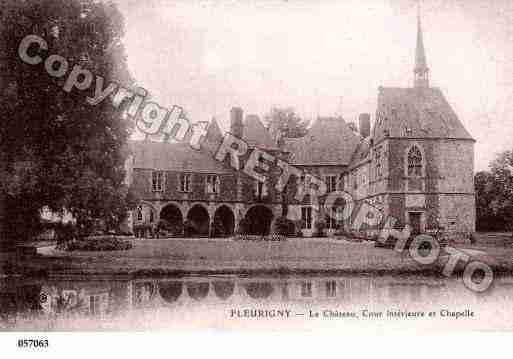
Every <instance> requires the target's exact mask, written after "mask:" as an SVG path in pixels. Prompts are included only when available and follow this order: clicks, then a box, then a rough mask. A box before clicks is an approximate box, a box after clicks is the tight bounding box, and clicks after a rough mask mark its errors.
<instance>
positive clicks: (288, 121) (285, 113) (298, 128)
mask: <svg viewBox="0 0 513 359" xmlns="http://www.w3.org/2000/svg"><path fill="white" fill-rule="evenodd" d="M264 120H265V121H266V124H267V127H268V128H269V130H270V131H271V132H272V133H273V132H275V131H278V132H280V134H281V136H282V137H289V138H297V137H303V136H304V135H306V133H307V130H308V125H309V121H305V120H302V119H301V117H299V116H298V114H297V113H296V112H295V110H294V108H292V107H273V108H272V109H271V110H270V111H269V113H268V114H267V115H265V116H264Z"/></svg>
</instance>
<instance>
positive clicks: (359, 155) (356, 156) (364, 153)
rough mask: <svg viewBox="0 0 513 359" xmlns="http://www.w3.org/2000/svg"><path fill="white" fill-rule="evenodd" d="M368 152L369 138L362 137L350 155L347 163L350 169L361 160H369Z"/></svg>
mask: <svg viewBox="0 0 513 359" xmlns="http://www.w3.org/2000/svg"><path fill="white" fill-rule="evenodd" d="M369 152H370V143H369V138H368V137H367V138H365V139H363V140H362V141H361V142H360V143H359V144H358V146H356V150H355V151H354V153H353V155H352V156H351V163H350V165H349V168H350V169H353V168H354V167H357V166H358V165H359V164H361V163H362V162H365V161H367V160H369V159H370V158H369Z"/></svg>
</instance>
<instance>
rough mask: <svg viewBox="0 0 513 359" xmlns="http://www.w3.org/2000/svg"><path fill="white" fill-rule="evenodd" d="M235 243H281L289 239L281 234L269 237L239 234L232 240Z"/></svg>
mask: <svg viewBox="0 0 513 359" xmlns="http://www.w3.org/2000/svg"><path fill="white" fill-rule="evenodd" d="M232 240H234V241H254V242H261V241H270V242H280V241H285V240H287V237H285V236H283V235H279V234H270V235H267V236H260V235H257V234H238V235H236V236H234V237H233V238H232Z"/></svg>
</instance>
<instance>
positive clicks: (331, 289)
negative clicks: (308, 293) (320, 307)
mask: <svg viewBox="0 0 513 359" xmlns="http://www.w3.org/2000/svg"><path fill="white" fill-rule="evenodd" d="M336 296H337V282H335V281H334V280H330V281H327V282H326V297H328V298H334V297H336Z"/></svg>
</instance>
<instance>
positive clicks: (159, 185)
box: [151, 171, 164, 192]
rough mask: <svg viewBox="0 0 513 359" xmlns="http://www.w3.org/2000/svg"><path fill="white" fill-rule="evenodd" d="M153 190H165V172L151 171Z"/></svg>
mask: <svg viewBox="0 0 513 359" xmlns="http://www.w3.org/2000/svg"><path fill="white" fill-rule="evenodd" d="M151 190H152V191H153V192H162V191H164V172H163V171H153V172H152V173H151Z"/></svg>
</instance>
